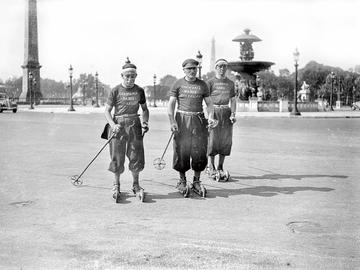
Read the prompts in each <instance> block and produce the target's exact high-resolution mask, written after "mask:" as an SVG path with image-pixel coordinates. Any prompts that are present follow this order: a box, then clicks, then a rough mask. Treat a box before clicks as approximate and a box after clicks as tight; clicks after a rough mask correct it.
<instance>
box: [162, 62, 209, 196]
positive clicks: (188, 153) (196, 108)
mask: <svg viewBox="0 0 360 270" xmlns="http://www.w3.org/2000/svg"><path fill="white" fill-rule="evenodd" d="M198 64H199V63H198V61H196V60H194V59H187V60H185V61H184V62H183V64H182V67H183V70H184V73H185V77H184V78H182V79H179V80H177V81H176V82H175V84H174V85H173V87H172V88H171V90H170V99H169V105H168V115H169V119H170V126H171V131H172V132H174V144H173V145H174V156H173V168H174V169H175V170H176V171H178V172H179V174H180V180H179V182H178V184H177V188H178V189H179V191H180V192H182V193H184V194H185V193H186V192H187V184H186V175H185V173H186V171H188V170H189V169H190V168H191V169H193V170H194V179H193V189H194V191H195V192H196V193H198V194H200V195H202V196H205V190H204V189H203V188H202V186H201V185H200V174H201V171H203V170H204V169H205V168H206V165H207V153H206V152H207V136H208V130H207V124H209V125H212V124H213V105H212V102H211V99H210V97H209V89H208V87H207V85H206V83H205V82H204V81H203V80H200V79H198V78H196V73H197V68H198ZM203 100H204V101H205V103H206V105H207V109H208V112H209V119H208V120H207V119H206V118H205V116H204V113H203V107H202V103H203ZM176 103H177V110H176V114H175V105H176ZM185 195H186V194H185Z"/></svg>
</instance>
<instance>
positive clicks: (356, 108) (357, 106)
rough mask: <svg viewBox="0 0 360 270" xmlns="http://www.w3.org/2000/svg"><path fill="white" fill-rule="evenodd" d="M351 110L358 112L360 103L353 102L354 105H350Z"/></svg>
mask: <svg viewBox="0 0 360 270" xmlns="http://www.w3.org/2000/svg"><path fill="white" fill-rule="evenodd" d="M351 109H353V110H354V111H355V110H360V101H357V102H354V103H353V104H352V105H351Z"/></svg>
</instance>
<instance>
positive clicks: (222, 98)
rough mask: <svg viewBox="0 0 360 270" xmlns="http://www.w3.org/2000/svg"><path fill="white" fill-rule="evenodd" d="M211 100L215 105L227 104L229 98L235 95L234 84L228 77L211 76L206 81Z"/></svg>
mask: <svg viewBox="0 0 360 270" xmlns="http://www.w3.org/2000/svg"><path fill="white" fill-rule="evenodd" d="M207 84H208V86H209V91H210V97H211V100H212V101H213V103H214V104H215V105H228V104H229V100H230V99H231V98H233V97H234V96H235V84H234V82H233V81H232V80H230V79H229V78H225V79H218V78H216V77H215V78H212V79H210V80H208V81H207Z"/></svg>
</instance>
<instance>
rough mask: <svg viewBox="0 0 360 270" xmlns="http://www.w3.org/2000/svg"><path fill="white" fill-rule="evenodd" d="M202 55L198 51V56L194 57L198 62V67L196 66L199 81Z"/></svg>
mask: <svg viewBox="0 0 360 270" xmlns="http://www.w3.org/2000/svg"><path fill="white" fill-rule="evenodd" d="M202 58H203V56H202V54H201V53H200V51H198V54H197V55H196V60H197V61H198V62H199V66H198V69H199V79H201V68H202V66H201V64H202Z"/></svg>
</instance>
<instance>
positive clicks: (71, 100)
mask: <svg viewBox="0 0 360 270" xmlns="http://www.w3.org/2000/svg"><path fill="white" fill-rule="evenodd" d="M69 77H70V107H69V109H68V111H69V112H73V111H75V109H74V106H73V99H72V96H73V94H72V77H73V67H72V66H71V65H70V67H69Z"/></svg>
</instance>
